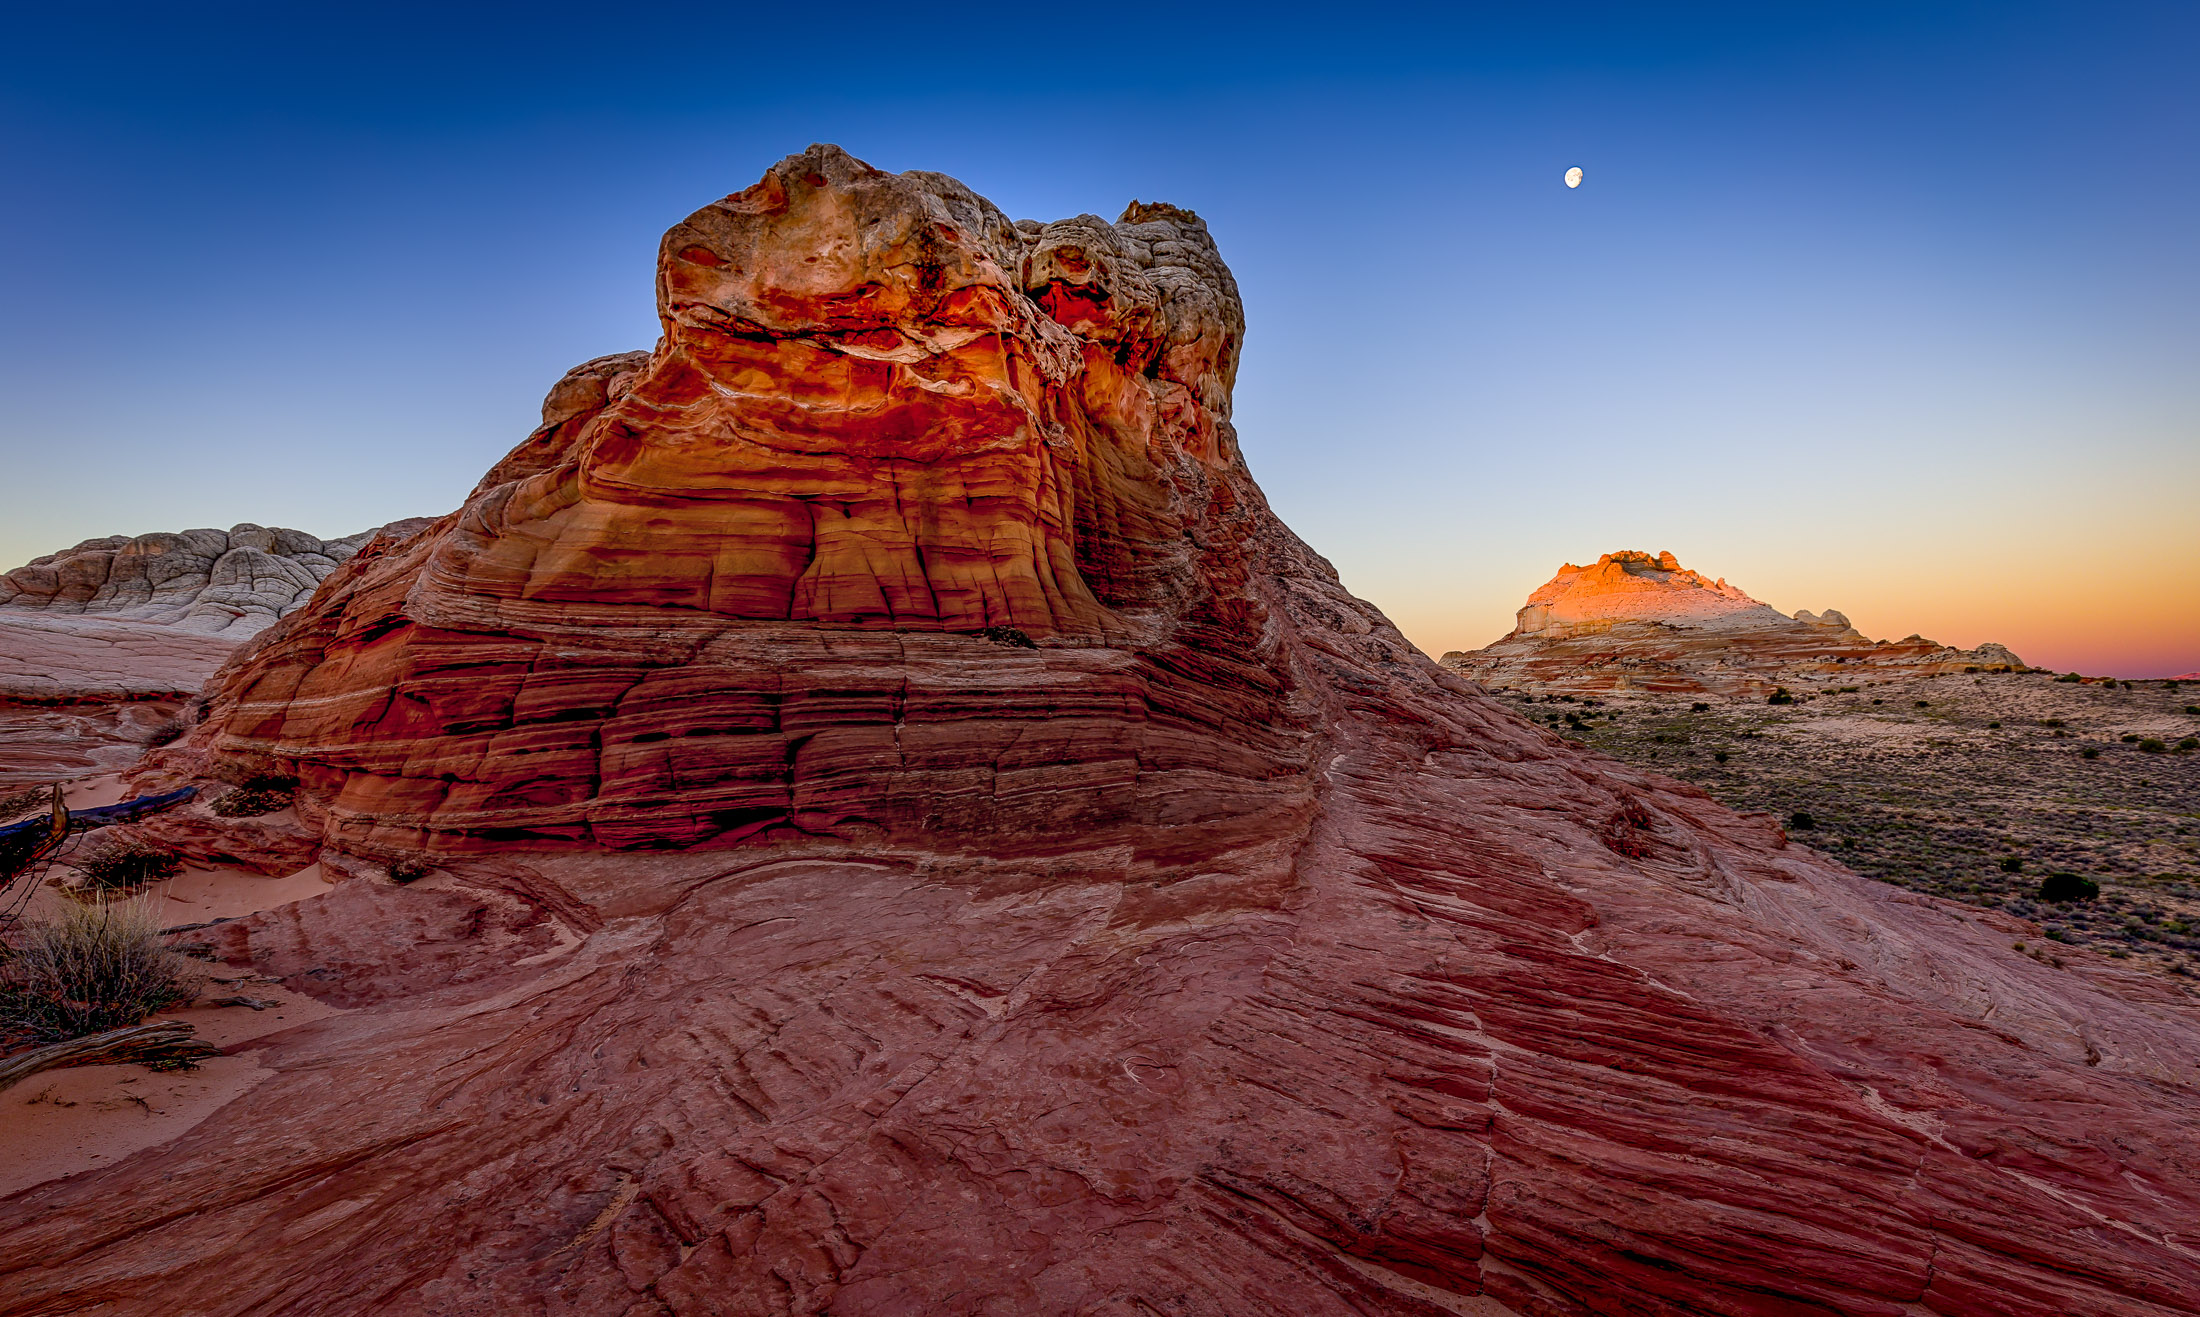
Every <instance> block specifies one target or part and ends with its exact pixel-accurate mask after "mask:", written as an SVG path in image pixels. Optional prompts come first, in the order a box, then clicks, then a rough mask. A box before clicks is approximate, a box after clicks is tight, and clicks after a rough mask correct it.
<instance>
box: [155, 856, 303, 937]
mask: <svg viewBox="0 0 2200 1317" xmlns="http://www.w3.org/2000/svg"><path fill="white" fill-rule="evenodd" d="M332 886H334V884H332V883H330V882H329V881H328V880H327V879H326V878H324V877H322V876H321V866H320V864H318V863H314V864H309V865H307V866H306V867H305V868H303V869H300V870H298V871H297V872H296V873H289V874H284V875H283V876H282V877H280V878H270V877H268V876H267V875H265V874H257V873H248V872H246V871H245V870H242V869H202V868H197V867H191V868H186V869H184V870H183V871H182V872H181V873H179V874H177V875H176V876H175V877H173V878H171V879H169V880H168V881H167V882H165V883H163V884H162V885H161V897H162V907H161V909H162V914H161V924H162V926H163V927H166V928H174V927H176V926H177V925H178V924H206V923H212V922H213V921H214V920H216V919H235V918H237V917H238V916H240V915H249V914H256V913H258V912H259V911H262V910H273V909H274V908H275V907H277V906H279V905H289V904H290V903H291V902H293V901H303V900H305V899H306V898H307V897H309V896H319V895H320V894H321V893H323V892H325V891H327V890H329V888H330V887H332Z"/></svg>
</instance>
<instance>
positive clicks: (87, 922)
mask: <svg viewBox="0 0 2200 1317" xmlns="http://www.w3.org/2000/svg"><path fill="white" fill-rule="evenodd" d="M201 981H202V980H201V978H200V974H199V970H198V969H197V967H196V966H194V965H193V964H192V963H191V962H190V961H189V960H187V959H185V958H184V957H182V956H180V955H178V954H176V953H175V952H174V951H171V950H169V949H168V948H167V947H166V946H165V945H163V944H162V942H161V936H160V914H159V908H158V907H157V906H156V905H155V904H154V903H153V902H151V901H148V900H121V901H114V900H109V901H96V902H90V903H86V904H71V905H69V906H67V907H65V908H64V909H63V910H62V911H61V913H60V915H59V916H58V917H56V918H55V919H53V920H50V921H47V922H42V923H34V924H30V925H28V926H27V927H26V929H25V931H24V935H23V937H22V945H21V946H20V947H19V948H17V950H16V951H15V952H14V954H12V955H10V956H9V957H8V958H7V960H6V962H5V964H4V965H0V1029H5V1030H6V1031H7V1032H8V1033H10V1034H12V1035H14V1036H16V1037H18V1038H25V1039H28V1040H30V1041H33V1042H41V1043H51V1042H62V1041H65V1040H67V1039H70V1038H81V1037H83V1036H84V1035H86V1034H94V1033H99V1032H102V1031H103V1030H107V1029H120V1028H123V1027H124V1026H126V1025H132V1024H136V1023H138V1022H139V1021H140V1020H143V1019H144V1018H145V1017H146V1016H148V1015H151V1014H152V1013H153V1012H155V1011H159V1010H165V1009H166V1008H168V1007H170V1006H174V1005H177V1004H179V1003H182V1002H187V1001H189V1000H191V999H192V998H193V997H195V996H197V995H198V991H199V984H200V983H201Z"/></svg>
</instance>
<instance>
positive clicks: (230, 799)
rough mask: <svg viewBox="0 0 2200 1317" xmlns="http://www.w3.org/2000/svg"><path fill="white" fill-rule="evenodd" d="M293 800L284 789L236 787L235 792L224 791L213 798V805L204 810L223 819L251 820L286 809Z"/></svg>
mask: <svg viewBox="0 0 2200 1317" xmlns="http://www.w3.org/2000/svg"><path fill="white" fill-rule="evenodd" d="M293 798H294V797H293V796H292V794H291V793H290V792H289V791H288V790H285V789H280V788H272V787H238V788H237V789H236V790H235V791H225V792H223V793H222V794H221V795H219V796H217V797H215V798H214V803H213V804H211V805H208V806H207V807H206V808H207V810H208V811H209V812H210V813H214V814H218V815H220V816H221V817H223V818H225V819H253V818H258V817H259V816H260V815H262V814H273V813H274V812H275V811H276V810H279V809H288V808H289V807H290V804H291V801H292V800H293Z"/></svg>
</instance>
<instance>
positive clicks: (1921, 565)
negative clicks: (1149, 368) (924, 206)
mask: <svg viewBox="0 0 2200 1317" xmlns="http://www.w3.org/2000/svg"><path fill="white" fill-rule="evenodd" d="M62 9H63V7H60V6H49V7H46V8H45V10H43V11H34V10H30V9H28V8H27V7H26V8H23V9H21V10H20V11H19V12H16V13H14V14H12V15H11V17H10V28H9V36H8V40H7V42H6V43H5V47H6V48H5V53H0V62H4V66H5V67H4V76H0V179H4V180H5V184H4V187H5V191H4V193H0V195H4V197H5V200H6V204H5V206H0V391H4V395H5V397H6V400H7V401H6V405H5V406H4V407H0V461H4V467H0V471H4V472H5V474H4V475H0V560H5V563H4V564H0V565H6V564H12V563H15V562H20V561H22V560H24V559H26V558H28V557H30V556H32V555H34V554H37V553H42V552H46V551H49V550H51V549H53V548H57V547H61V546H63V545H66V544H69V543H73V542H75V541H77V540H79V539H82V538H85V537H88V536H92V535H101V534H110V533H116V532H133V533H134V532H139V531H145V530H153V529H173V528H178V527H181V526H185V525H228V524H230V523H231V522H234V521H240V520H251V521H259V522H263V523H269V524H283V525H294V526H299V527H302V528H304V529H307V530H311V531H314V532H316V533H320V534H324V535H336V534H342V533H347V532H349V531H352V530H356V529H359V528H361V527H363V526H366V525H370V524H374V523H377V522H380V521H385V520H389V519H392V518H396V517H400V516H408V515H414V514H421V513H434V512H441V511H445V510H447V509H448V508H450V507H451V506H453V505H454V504H455V503H456V501H457V500H458V499H459V498H460V497H462V496H463V494H464V492H465V491H466V489H467V488H468V487H470V486H471V484H472V483H473V481H474V479H475V478H476V477H477V476H478V475H479V474H480V472H481V471H482V470H483V469H484V468H485V467H487V466H488V465H489V464H490V463H491V462H492V461H494V460H495V458H496V457H497V456H498V455H499V454H501V453H502V452H503V450H504V449H505V448H506V447H508V446H509V445H510V444H512V443H513V442H516V441H517V440H518V439H519V438H521V437H522V436H524V435H525V433H526V432H527V430H528V429H529V427H530V426H531V425H532V424H533V419H534V413H535V410H536V407H537V406H538V404H539V401H540V398H541V395H542V392H543V390H544V389H545V388H546V387H547V386H548V385H549V383H550V382H551V381H552V380H554V379H555V378H556V377H557V376H558V375H559V374H560V373H561V372H562V371H563V370H564V369H565V367H567V366H569V365H571V364H572V363H574V362H576V361H579V360H581V359H583V358H586V357H589V356H594V355H597V354H600V353H604V352H610V351H617V350H622V349H626V348H630V347H641V346H647V345H648V344H649V343H650V342H651V341H652V340H653V339H654V337H655V332H656V326H655V321H654V316H653V310H652V306H651V301H650V275H651V267H652V262H653V260H654V255H655V248H656V242H657V237H658V235H659V234H660V233H661V232H662V231H663V230H664V229H665V228H666V227H667V226H669V225H670V224H671V223H672V222H674V221H675V220H677V219H678V218H679V217H680V216H682V215H684V214H686V213H687V212H688V211H690V210H692V209H694V208H695V207H697V206H699V205H701V204H703V203H704V202H706V201H708V200H710V199H712V198H714V197H717V196H719V195H722V194H724V193H726V192H729V191H732V190H735V189H738V188H740V187H743V186H746V185H747V184H748V183H750V182H752V181H754V179H755V178H756V177H757V175H758V174H759V173H760V172H761V171H762V170H763V168H764V167H765V166H766V165H767V164H769V163H770V162H771V161H773V160H775V159H777V158H778V157H780V156H782V155H785V154H787V153H788V152H790V151H795V150H799V149H800V148H801V147H803V146H804V145H806V144H808V143H809V142H812V141H834V142H838V143H840V144H841V145H843V146H845V147H847V148H848V149H849V150H851V151H853V152H855V153H856V154H857V155H859V156H862V157H864V158H865V159H868V160H870V161H871V162H872V163H873V164H876V165H879V166H881V167H884V168H890V169H911V168H926V169H937V170H941V171H943V172H946V173H950V174H953V175H955V176H957V177H959V178H961V179H963V180H964V181H965V182H967V183H969V184H970V185H971V186H972V187H974V188H976V189H977V190H979V191H980V192H983V193H985V194H986V195H988V196H990V197H992V198H993V199H994V200H995V201H996V202H998V203H1000V204H1001V206H1002V207H1003V208H1004V209H1006V210H1007V211H1009V212H1010V213H1011V214H1013V215H1018V216H1029V217H1035V218H1055V217H1059V216H1064V215H1071V214H1076V213H1079V212H1087V211H1089V212H1095V213H1099V214H1101V215H1103V216H1107V217H1110V218H1112V217H1113V216H1114V215H1115V214H1116V213H1117V212H1118V211H1119V210H1120V209H1121V207H1122V206H1123V204H1124V203H1125V202H1127V201H1128V200H1130V199H1131V198H1133V197H1138V198H1144V199H1149V200H1152V199H1160V200H1167V201H1171V202H1175V203H1177V204H1180V205H1185V206H1189V207H1192V208H1194V209H1196V210H1198V211H1199V212H1200V213H1201V214H1202V215H1203V216H1205V217H1206V218H1207V220H1208V222H1209V223H1210V225H1211V226H1212V228H1213V229H1214V231H1215V234H1216V236H1217V238H1218V239H1219V241H1220V242H1221V244H1222V249H1223V253H1224V255H1225V257H1226V258H1227V259H1228V260H1229V261H1230V263H1231V265H1232V267H1233V268H1234V269H1235V271H1236V273H1237V276H1238V279H1239V281H1240V283H1241V285H1242V287H1243V290H1244V293H1245V299H1246V305H1247V313H1248V317H1249V320H1250V323H1251V328H1250V331H1249V334H1248V340H1247V345H1246V357H1245V366H1244V372H1243V375H1242V376H1241V379H1240V382H1239V392H1238V421H1239V427H1240V430H1241V433H1242V435H1243V438H1244V441H1245V448H1246V451H1247V453H1248V456H1249V457H1250V459H1251V461H1252V463H1253V468H1254V472H1255V474H1256V475H1257V476H1258V477H1259V478H1260V479H1261V481H1262V483H1263V485H1264V487H1265V488H1266V489H1267V490H1268V492H1269V495H1270V497H1271V499H1272V500H1273V501H1274V502H1275V504H1276V506H1277V507H1278V509H1279V510H1280V511H1281V512H1282V513H1283V514H1284V516H1285V518H1286V519H1287V520H1288V521H1290V522H1291V524H1292V525H1293V526H1294V527H1295V528H1296V529H1297V530H1298V531H1299V532H1300V533H1301V534H1302V535H1304V536H1305V537H1306V538H1307V539H1308V540H1309V541H1311V542H1312V543H1313V544H1314V545H1315V546H1316V547H1317V548H1319V549H1321V550H1322V551H1323V552H1325V553H1327V554H1328V555H1329V556H1330V557H1331V558H1332V559H1333V560H1334V561H1335V562H1336V563H1337V564H1338V566H1339V568H1340V569H1341V570H1342V571H1343V573H1344V576H1345V580H1346V583H1347V584H1348V585H1350V586H1352V587H1353V588H1354V589H1356V590H1357V591H1359V592H1360V593H1361V594H1363V595H1365V596H1367V597H1369V598H1371V599H1373V600H1374V601H1375V602H1377V603H1378V604H1380V605H1382V606H1383V607H1384V608H1385V609H1386V610H1388V611H1389V612H1390V613H1391V615H1392V616H1393V617H1395V618H1396V619H1397V620H1398V621H1399V622H1400V623H1401V625H1403V626H1404V627H1405V628H1406V630H1407V633H1408V634H1409V635H1410V636H1412V637H1413V638H1414V639H1415V640H1416V641H1417V642H1419V643H1420V644H1421V645H1422V646H1423V647H1424V648H1427V649H1429V650H1430V651H1431V652H1440V651H1441V650H1443V649H1446V648H1453V647H1462V646H1470V645H1478V644H1481V643H1484V642H1486V641H1488V640H1490V639H1492V638H1494V637H1495V636H1496V635H1497V634H1499V633H1501V632H1502V631H1503V630H1505V629H1506V628H1507V627H1508V626H1509V625H1510V621H1511V611H1512V609H1513V608H1515V607H1517V606H1518V604H1519V602H1520V600H1521V598H1522V597H1523V596H1524V595H1525V594H1526V593H1527V591H1528V590H1530V589H1532V588H1533V587H1534V586H1536V585H1537V584H1540V583H1541V582H1542V581H1543V580H1544V579H1545V578H1547V577H1548V576H1549V575H1550V574H1551V572H1552V571H1553V570H1554V569H1555V568H1556V567H1557V566H1558V564H1559V563H1560V561H1561V560H1564V559H1572V560H1575V561H1582V560H1585V559H1590V558H1594V557H1595V556H1596V555H1597V554H1598V553H1601V552H1605V551H1609V550H1612V549H1617V548H1628V547H1632V548H1642V549H1647V550H1650V551H1652V552H1655V551H1657V550H1660V549H1671V550H1672V551H1674V552H1675V553H1677V554H1678V555H1679V556H1680V557H1681V559H1682V561H1683V562H1684V563H1687V564H1688V565H1690V566H1694V567H1698V568H1700V569H1702V570H1704V571H1706V572H1708V573H1710V574H1712V575H1721V576H1725V577H1727V578H1729V579H1730V580H1732V581H1734V582H1735V583H1737V584H1739V585H1742V586H1743V587H1744V588H1747V589H1749V590H1750V591H1752V592H1753V593H1755V594H1757V595H1758V597H1760V598H1763V599H1765V600H1767V601H1768V602H1770V603H1773V604H1775V605H1777V606H1779V607H1782V608H1784V609H1788V610H1790V611H1792V610H1794V609H1796V608H1802V607H1808V608H1813V609H1822V608H1826V607H1837V608H1841V609H1843V610H1845V611H1847V612H1848V613H1849V614H1850V615H1851V617H1852V618H1854V619H1855V620H1856V621H1857V622H1858V624H1859V625H1861V626H1863V627H1864V628H1865V629H1866V630H1867V631H1870V632H1872V633H1873V634H1875V635H1903V634H1907V633H1909V632H1912V631H1922V632H1924V633H1925V634H1928V635H1931V636H1934V637H1935V638H1937V639H1942V640H1947V641H1952V642H1956V643H1963V644H1971V643H1976V642H1977V641H1979V640H1982V639H1998V640H2002V641H2005V642H2007V643H2009V644H2011V645H2013V646H2015V647H2016V648H2017V649H2018V650H2019V652H2020V653H2023V654H2024V655H2025V656H2026V657H2028V658H2032V659H2033V660H2034V661H2036V662H2046V663H2051V664H2053V665H2055V666H2058V667H2070V666H2081V667H2085V668H2086V669H2088V670H2117V671H2122V672H2124V673H2125V674H2126V675H2154V674H2159V673H2163V672H2170V671H2181V670H2188V669H2194V668H2200V584H2196V583H2195V576H2194V571H2195V568H2194V563H2195V562H2196V561H2200V514H2196V511H2195V505H2196V502H2200V419H2196V418H2200V241H2196V236H2195V235H2200V164H2196V162H2200V89H2196V88H2200V76H2196V75H2195V74H2194V72H2193V70H2194V69H2195V68H2196V67H2200V5H2192V4H2160V5H2115V4H2066V5H2038V4H2024V3H1992V4H1986V3H1981V4H1961V3H1955V4H1917V3H1909V4H1873V3H1853V2H1852V3H1842V4H1763V3H1752V4H1734V5H1694V6H1690V5H1618V6H1602V5H1573V6H1525V5H1521V6H1511V5H1508V6H1503V7H1490V8H1487V9H1483V8H1478V7H1473V6H1468V7H1459V6H1446V7H1442V8H1440V9H1427V10H1420V11H1416V10H1412V9H1406V8H1400V7H1397V6H1375V5H1365V6H1341V7H1335V8H1324V9H1311V8H1306V9H1294V8H1292V7H1289V6H1275V5H1268V6H1257V7H1255V6H1247V7H1243V8H1235V9H1226V8H1219V7H1200V6H1195V5H1181V6H1175V7H1168V6H1163V7H1149V8H1145V9H1139V8H1132V7H1105V6H1101V7H1095V6H1085V7H1076V6H1071V7H1061V6H1055V7H1039V8H1032V7H1014V6H980V7H967V6H927V5H921V4H906V3H905V4H898V5H893V6H881V7H878V8H876V9H875V10H867V9H866V8H865V7H862V6H853V5H832V6H827V5H810V6H791V5H790V6H779V7H774V8H771V9H769V10H766V9H752V8H747V7H743V6H738V5H733V6H724V7H721V8H717V9H709V8H702V7H695V6H682V7H678V8H670V7H667V8H662V9H658V8H652V7H650V6H646V5H637V6H631V7H627V8H623V9H622V8H615V7H608V6H591V7H588V8H577V7H576V8H564V7H560V6H556V5H530V6H525V7H520V6H514V7H511V8H509V9H489V8H482V7H473V8H470V9H466V10H465V11H464V12H453V8H452V7H443V6H438V7H434V8H430V7H425V6H422V7H412V6H396V5H392V6H378V7H376V8H375V9H374V10H373V11H371V12H366V11H354V12H348V13H347V12H345V11H344V9H343V8H342V7H340V6H339V7H324V8H315V7H311V6H295V5H292V6H283V7H280V8H276V7H265V6H229V5H218V4H217V5H204V6H196V7H184V6H174V5H169V6H162V7H159V8H136V7H131V6H112V7H106V8H103V9H100V10H98V11H97V12H96V13H93V12H86V13H85V14H82V15H72V14H69V13H65V12H61V11H62ZM1140 19H1145V20H1147V21H1150V22H1151V23H1152V24H1154V26H1150V27H1141V26H1134V25H1133V24H1134V23H1135V22H1137V21H1138V20H1140ZM1576 164H1578V165H1580V166H1582V168H1583V169H1584V170H1585V171H1587V181H1586V183H1585V184H1584V186H1583V187H1582V188H1581V189H1580V190H1579V191H1577V192H1568V191H1567V190H1566V189H1565V188H1564V187H1562V186H1561V185H1560V183H1559V177H1560V175H1561V174H1562V172H1563V171H1564V170H1565V168H1566V167H1567V166H1568V165H1576Z"/></svg>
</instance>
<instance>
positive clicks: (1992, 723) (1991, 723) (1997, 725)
mask: <svg viewBox="0 0 2200 1317" xmlns="http://www.w3.org/2000/svg"><path fill="white" fill-rule="evenodd" d="M1986 725H1987V726H1988V727H1994V728H1998V727H2000V726H2001V723H2000V722H1999V721H1998V720H1997V721H1995V722H1990V723H1988V724H1986Z"/></svg>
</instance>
